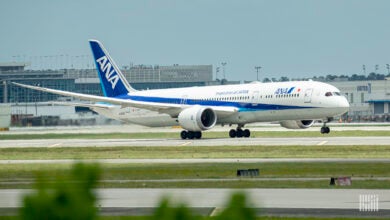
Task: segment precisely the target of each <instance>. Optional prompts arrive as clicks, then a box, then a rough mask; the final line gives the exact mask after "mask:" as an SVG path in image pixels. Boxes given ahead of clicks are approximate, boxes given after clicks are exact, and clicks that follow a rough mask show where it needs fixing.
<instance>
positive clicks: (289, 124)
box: [280, 120, 314, 129]
mask: <svg viewBox="0 0 390 220" xmlns="http://www.w3.org/2000/svg"><path fill="white" fill-rule="evenodd" d="M313 124H314V120H299V121H281V122H280V126H282V127H284V128H288V129H305V128H310V127H311V126H312V125H313Z"/></svg>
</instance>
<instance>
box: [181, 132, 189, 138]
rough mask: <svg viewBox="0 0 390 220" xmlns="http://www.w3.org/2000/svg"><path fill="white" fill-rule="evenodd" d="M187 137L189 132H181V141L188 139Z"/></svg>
mask: <svg viewBox="0 0 390 220" xmlns="http://www.w3.org/2000/svg"><path fill="white" fill-rule="evenodd" d="M187 136H188V132H187V131H181V133H180V137H181V139H183V140H184V139H187Z"/></svg>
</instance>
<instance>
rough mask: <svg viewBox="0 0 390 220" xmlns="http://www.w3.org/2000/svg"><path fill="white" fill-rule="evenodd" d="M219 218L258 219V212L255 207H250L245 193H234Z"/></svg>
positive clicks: (223, 219)
mask: <svg viewBox="0 0 390 220" xmlns="http://www.w3.org/2000/svg"><path fill="white" fill-rule="evenodd" d="M216 219H217V220H241V219H243V220H252V219H253V220H254V219H256V213H255V212H254V210H253V209H251V208H248V204H247V201H246V197H245V194H243V193H235V194H233V195H232V197H231V199H230V201H229V203H228V204H227V206H226V208H225V209H224V210H223V211H222V213H221V214H220V215H218V216H217V218H216Z"/></svg>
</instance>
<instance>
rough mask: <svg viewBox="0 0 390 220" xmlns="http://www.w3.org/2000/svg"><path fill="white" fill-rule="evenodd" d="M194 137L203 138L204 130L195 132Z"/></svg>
mask: <svg viewBox="0 0 390 220" xmlns="http://www.w3.org/2000/svg"><path fill="white" fill-rule="evenodd" d="M194 137H195V138H196V139H201V138H202V132H201V131H197V132H194Z"/></svg>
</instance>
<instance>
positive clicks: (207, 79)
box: [0, 62, 213, 103]
mask: <svg viewBox="0 0 390 220" xmlns="http://www.w3.org/2000/svg"><path fill="white" fill-rule="evenodd" d="M26 65H27V63H16V62H12V63H0V81H1V83H2V89H1V90H0V97H2V98H1V102H2V103H21V102H46V101H53V100H55V99H57V98H58V96H57V95H54V94H48V93H42V92H37V91H33V90H28V89H25V88H20V87H17V86H15V85H12V84H11V83H10V82H18V83H23V84H30V85H39V86H42V87H48V88H54V89H60V90H67V91H74V92H78V93H85V94H93V95H103V94H102V91H101V87H100V83H99V78H98V75H97V73H96V69H60V70H24V68H25V66H26ZM122 72H123V74H124V75H125V77H126V78H127V80H128V81H129V82H131V85H132V86H133V87H134V88H135V89H138V90H146V89H163V88H175V87H176V88H177V87H189V86H205V85H210V84H213V82H212V81H213V66H212V65H173V66H147V65H137V66H132V67H130V68H127V69H124V70H122Z"/></svg>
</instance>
